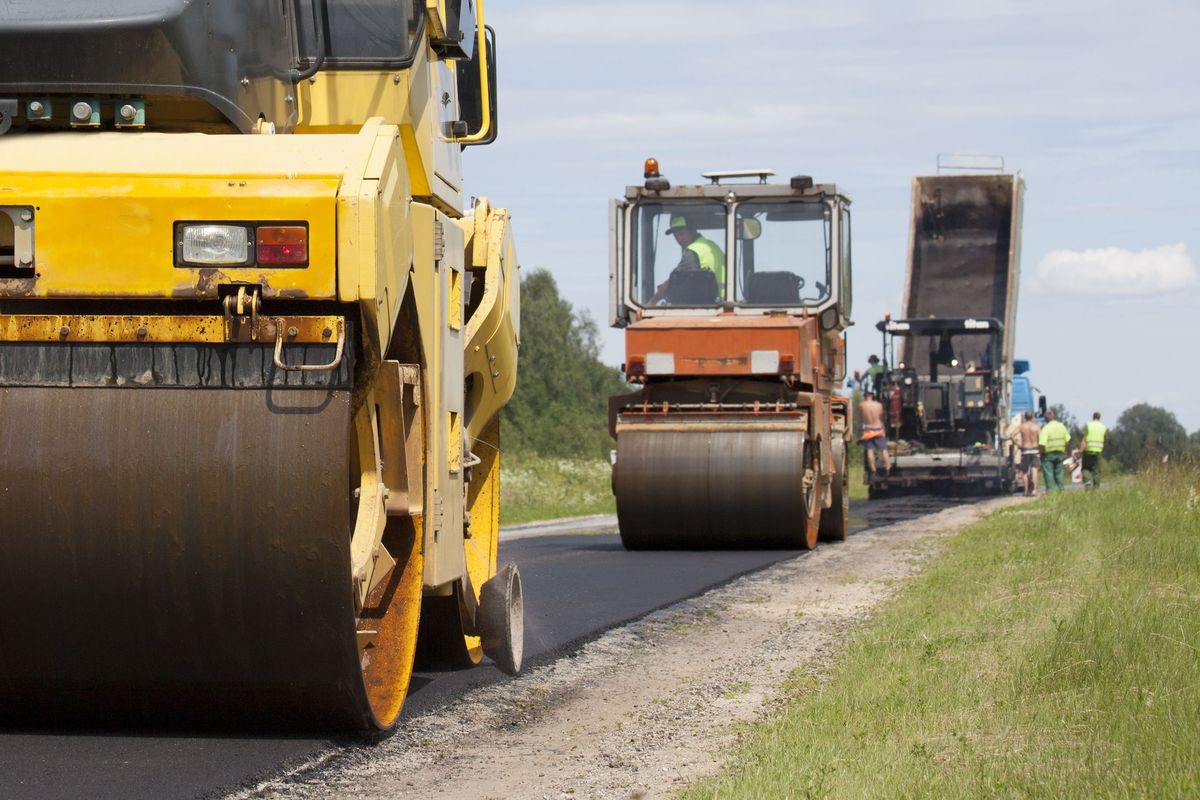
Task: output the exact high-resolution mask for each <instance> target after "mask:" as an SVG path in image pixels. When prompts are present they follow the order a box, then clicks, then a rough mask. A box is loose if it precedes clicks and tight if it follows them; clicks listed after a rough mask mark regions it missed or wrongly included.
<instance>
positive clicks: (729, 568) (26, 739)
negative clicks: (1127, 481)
mask: <svg viewBox="0 0 1200 800" xmlns="http://www.w3.org/2000/svg"><path fill="white" fill-rule="evenodd" d="M959 502H963V501H961V500H955V499H950V498H938V497H928V496H916V497H910V498H889V499H885V500H877V501H873V502H871V503H866V502H862V503H858V504H856V505H855V506H854V507H853V508H852V509H851V522H852V526H853V527H854V528H855V530H862V529H865V528H868V527H871V528H873V527H879V526H881V525H887V524H889V523H891V522H895V521H898V520H901V519H911V518H913V517H916V516H919V515H922V514H926V513H931V512H934V511H938V510H940V509H942V508H945V507H947V506H948V505H951V504H954V503H959ZM581 528H582V529H584V532H581V531H580V529H581ZM587 528H592V529H596V528H601V529H605V530H606V531H607V532H602V533H589V532H586V529H587ZM562 530H567V531H571V532H567V533H563V532H559V531H562ZM614 530H615V526H614V523H613V521H612V519H611V518H607V519H606V518H599V519H596V520H593V521H588V522H586V523H572V524H568V525H567V526H566V527H565V528H564V527H563V526H559V527H557V528H545V529H538V528H530V527H529V526H522V528H521V529H520V530H514V531H512V532H510V533H509V534H508V535H506V537H505V542H504V544H503V546H502V548H501V558H502V560H511V561H516V562H517V563H518V564H519V565H520V568H521V577H522V579H523V581H524V584H525V586H524V588H525V636H526V638H525V658H526V665H536V664H539V663H545V662H547V661H551V660H553V659H555V658H558V657H560V656H562V655H563V654H567V653H570V652H572V651H573V650H574V649H575V648H576V647H578V646H579V645H580V644H582V643H583V642H586V641H588V640H590V639H592V638H594V637H596V636H597V635H599V634H600V633H602V632H604V631H605V630H608V629H609V628H612V627H614V626H617V625H620V624H622V623H625V622H627V621H629V620H632V619H636V618H638V617H640V616H642V615H644V614H647V613H649V612H651V611H654V610H656V609H659V608H663V607H664V606H668V605H671V604H673V603H676V602H678V601H680V600H683V599H686V598H688V597H693V596H695V595H697V594H700V593H702V592H704V591H706V590H707V589H710V588H712V587H714V586H719V585H721V584H723V583H727V582H729V581H731V580H733V579H734V578H736V577H738V576H740V575H744V574H746V573H748V572H753V571H755V570H758V569H762V568H764V567H766V566H768V565H770V564H773V563H775V562H777V561H780V560H782V559H785V558H790V557H792V556H794V555H795V553H794V552H793V551H723V552H697V553H655V552H640V553H627V552H625V550H624V549H623V548H622V547H621V543H620V539H619V538H618V537H617V536H616V534H615V533H614V532H613V531H614ZM823 546H830V545H823ZM833 546H836V545H833ZM504 680H512V679H511V678H508V677H507V676H505V675H503V674H502V673H501V672H500V671H499V670H497V669H496V668H495V667H493V666H492V665H491V664H490V663H486V662H485V663H484V664H483V665H481V666H479V667H475V668H474V669H469V670H461V671H453V672H440V673H428V672H422V673H417V674H416V675H415V676H414V678H413V681H412V687H411V689H410V693H409V697H408V701H407V703H406V705H405V708H404V715H405V716H412V715H415V714H420V713H422V712H425V711H429V710H431V709H435V708H438V707H440V706H442V705H444V704H446V703H447V702H449V701H451V700H453V699H454V698H455V697H457V696H458V695H460V694H461V693H462V692H464V691H465V690H467V689H470V688H472V687H475V686H481V685H485V684H489V683H495V682H498V681H504ZM164 724H169V720H165V721H164ZM401 724H403V722H401ZM334 743H335V740H332V739H327V738H309V737H272V736H258V735H246V734H225V735H203V736H197V735H191V734H187V733H185V732H178V731H170V730H164V731H138V732H132V733H131V732H128V731H122V732H117V733H113V732H96V731H58V730H47V731H4V732H0V798H6V800H24V798H37V799H38V800H45V799H46V798H95V797H120V798H127V799H128V800H137V799H138V798H147V799H153V800H170V799H171V798H211V797H220V796H222V795H224V794H226V793H227V792H230V791H234V790H237V789H239V788H245V787H248V786H253V785H254V784H256V783H257V782H258V781H260V780H262V779H265V778H268V777H271V776H273V775H276V774H278V773H280V772H282V771H284V770H287V769H289V768H290V767H293V766H296V765H299V764H302V763H305V762H308V761H310V760H311V759H313V758H314V757H316V756H319V755H320V753H321V752H322V751H323V750H325V749H326V748H328V747H329V746H330V745H331V744H334Z"/></svg>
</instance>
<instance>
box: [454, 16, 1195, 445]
mask: <svg viewBox="0 0 1200 800" xmlns="http://www.w3.org/2000/svg"><path fill="white" fill-rule="evenodd" d="M901 5H903V6H905V7H904V8H903V9H901V8H900V7H899V6H901ZM486 11H487V17H488V22H489V24H491V25H493V26H494V27H495V28H496V30H497V34H498V36H497V39H498V42H497V46H498V57H499V82H500V86H499V97H500V114H501V129H500V138H499V140H498V141H497V142H496V143H495V144H494V145H492V146H490V147H486V148H473V149H470V150H468V152H467V154H466V161H465V169H466V171H467V180H468V189H469V190H470V191H472V192H476V193H479V194H486V195H488V196H489V197H490V198H491V200H492V201H493V202H494V203H495V204H497V205H501V206H507V207H508V208H509V209H510V210H511V211H512V214H513V224H514V228H515V231H516V234H517V244H518V253H519V254H520V257H521V262H522V266H523V267H524V268H525V269H533V268H539V267H540V268H545V269H548V270H550V271H551V272H552V273H554V275H555V276H556V278H557V279H558V283H559V287H560V289H561V290H562V292H563V294H564V295H565V296H566V298H567V299H568V300H569V301H570V302H571V303H572V304H573V305H574V306H575V307H576V308H577V309H581V310H586V311H587V312H589V313H590V314H591V315H592V317H593V318H594V319H595V320H596V321H597V323H598V324H599V325H600V327H601V329H602V337H603V345H604V349H603V355H604V358H605V360H606V361H608V362H609V363H612V364H617V363H619V362H620V361H621V360H622V355H623V354H622V346H623V343H622V339H621V335H620V333H619V332H617V331H614V330H611V329H609V328H607V321H608V308H607V303H608V296H607V280H608V276H607V271H608V241H607V219H606V217H607V200H608V198H609V197H614V196H618V195H620V194H621V193H622V192H623V189H624V187H625V186H626V185H627V184H631V183H638V182H640V180H641V165H642V161H643V160H644V159H645V158H646V157H647V156H654V157H656V158H658V160H659V162H660V164H661V165H662V169H663V172H664V174H665V175H666V176H667V177H668V178H670V179H672V180H673V181H674V182H675V183H681V182H693V181H698V179H699V173H700V172H702V171H707V170H714V169H737V168H746V167H755V168H757V167H760V166H761V167H770V168H772V169H774V170H775V171H776V172H777V173H778V174H779V175H780V176H784V177H786V176H789V175H794V174H810V175H812V176H813V177H814V178H815V179H816V180H818V181H827V182H836V183H837V184H839V186H841V187H843V188H844V189H845V190H846V191H847V192H848V193H849V194H850V196H851V197H852V198H853V200H854V207H853V208H854V257H855V263H854V270H855V308H854V318H855V321H856V322H857V325H856V326H855V327H854V328H851V330H850V335H849V348H850V349H849V352H850V359H851V362H852V364H853V365H860V364H862V363H863V362H865V360H866V357H867V355H868V354H870V353H871V352H876V351H877V350H878V347H879V344H878V334H877V333H876V331H875V330H874V323H875V322H876V321H877V320H878V319H879V318H881V317H882V315H883V313H884V311H889V310H891V311H898V310H899V308H900V297H901V293H902V290H903V287H902V282H903V279H904V266H905V255H906V250H907V236H908V215H909V209H908V204H909V192H910V186H911V180H912V177H913V176H914V175H918V174H930V173H932V172H934V171H935V166H936V159H937V155H938V154H939V153H986V154H999V155H1002V156H1003V157H1004V158H1005V163H1006V166H1007V167H1008V168H1009V169H1010V170H1021V171H1022V172H1023V174H1024V176H1025V180H1026V197H1025V200H1026V202H1025V220H1024V233H1023V235H1024V247H1023V250H1022V277H1021V297H1020V303H1019V311H1018V328H1017V350H1018V356H1019V357H1023V358H1027V359H1029V360H1030V361H1031V363H1032V367H1033V372H1032V375H1033V377H1034V383H1035V385H1037V386H1038V387H1039V388H1040V389H1042V390H1043V391H1044V392H1045V393H1046V394H1047V396H1048V397H1049V399H1050V402H1052V403H1054V402H1061V403H1064V404H1065V405H1066V406H1067V408H1068V409H1069V410H1071V411H1072V412H1073V413H1074V414H1075V415H1076V416H1077V417H1083V416H1085V415H1089V416H1090V413H1091V412H1092V411H1093V410H1099V411H1100V412H1102V413H1103V415H1104V418H1105V419H1106V420H1107V421H1109V422H1110V423H1111V422H1113V421H1115V420H1116V418H1117V415H1118V414H1119V413H1120V412H1121V411H1122V410H1124V409H1125V408H1127V407H1129V406H1130V405H1133V404H1134V403H1138V402H1149V403H1154V404H1156V405H1161V406H1163V407H1165V408H1168V409H1170V410H1171V411H1173V412H1175V414H1176V415H1177V416H1178V417H1179V419H1180V421H1181V422H1182V423H1183V424H1184V426H1185V427H1186V428H1187V429H1188V430H1189V431H1195V430H1197V429H1200V358H1198V357H1197V353H1196V345H1197V342H1200V336H1198V335H1197V333H1196V330H1195V324H1196V317H1197V316H1198V313H1197V312H1200V273H1198V271H1197V268H1196V263H1197V261H1198V260H1200V202H1197V199H1196V198H1197V192H1198V190H1200V88H1198V84H1200V48H1198V47H1196V45H1195V36H1196V31H1198V30H1200V5H1195V4H1191V3H1155V2H1148V3H1141V4H1133V3H1112V2H1104V0H1101V1H1100V2H1089V3H1083V2H1071V1H1067V2H1045V1H1044V0H1043V2H1025V1H1024V0H992V2H988V3H968V2H943V1H942V0H924V1H918V2H915V3H908V4H890V3H882V2H874V3H871V2H853V1H851V2H840V3H810V2H802V1H801V0H792V1H791V2H772V0H763V1H762V2H742V3H727V2H717V1H716V0H713V1H711V2H710V1H709V0H690V1H688V2H684V1H683V0H641V2H638V1H637V0H608V1H607V2H599V3H584V2H579V1H578V0H557V1H556V2H550V1H549V0H529V1H522V2H518V1H516V0H507V1H506V0H489V2H488V3H487V6H486Z"/></svg>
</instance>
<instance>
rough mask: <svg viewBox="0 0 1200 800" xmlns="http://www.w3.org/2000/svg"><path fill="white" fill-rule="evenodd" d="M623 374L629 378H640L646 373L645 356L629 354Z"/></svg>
mask: <svg viewBox="0 0 1200 800" xmlns="http://www.w3.org/2000/svg"><path fill="white" fill-rule="evenodd" d="M625 374H626V375H628V376H629V377H630V378H640V377H641V376H643V375H645V374H646V357H645V356H630V357H629V363H627V364H626V365H625Z"/></svg>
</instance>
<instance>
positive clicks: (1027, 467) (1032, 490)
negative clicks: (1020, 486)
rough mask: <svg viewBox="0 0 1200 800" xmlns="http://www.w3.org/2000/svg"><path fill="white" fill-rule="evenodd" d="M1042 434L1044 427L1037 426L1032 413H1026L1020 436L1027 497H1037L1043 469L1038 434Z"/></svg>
mask: <svg viewBox="0 0 1200 800" xmlns="http://www.w3.org/2000/svg"><path fill="white" fill-rule="evenodd" d="M1041 432H1042V426H1041V425H1038V424H1037V420H1035V419H1034V418H1033V412H1032V411H1026V412H1025V419H1024V421H1022V422H1021V427H1020V428H1019V429H1018V436H1019V437H1020V441H1021V471H1022V472H1024V473H1025V496H1026V497H1036V496H1037V480H1038V479H1037V476H1038V469H1039V468H1040V467H1041V458H1040V457H1039V454H1038V434H1040V433H1041Z"/></svg>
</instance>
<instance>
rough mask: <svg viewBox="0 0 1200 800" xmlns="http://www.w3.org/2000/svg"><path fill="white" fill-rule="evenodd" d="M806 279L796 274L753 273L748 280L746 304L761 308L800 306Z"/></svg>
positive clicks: (780, 272)
mask: <svg viewBox="0 0 1200 800" xmlns="http://www.w3.org/2000/svg"><path fill="white" fill-rule="evenodd" d="M803 286H804V279H803V278H801V277H800V276H799V275H797V274H795V273H794V272H786V271H778V272H752V273H750V275H749V277H748V278H747V280H746V302H747V303H751V304H752V305H759V306H797V305H800V289H801V287H803Z"/></svg>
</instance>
